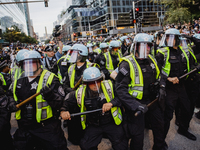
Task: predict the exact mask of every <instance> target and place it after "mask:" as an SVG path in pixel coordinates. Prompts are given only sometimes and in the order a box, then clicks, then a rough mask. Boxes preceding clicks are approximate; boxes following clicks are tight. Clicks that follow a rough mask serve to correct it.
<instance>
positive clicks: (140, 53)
mask: <svg viewBox="0 0 200 150" xmlns="http://www.w3.org/2000/svg"><path fill="white" fill-rule="evenodd" d="M151 47H152V44H151V43H136V44H135V47H134V56H135V57H138V58H142V59H143V58H147V57H148V55H149V54H150V51H151Z"/></svg>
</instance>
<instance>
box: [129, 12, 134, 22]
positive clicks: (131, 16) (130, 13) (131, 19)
mask: <svg viewBox="0 0 200 150" xmlns="http://www.w3.org/2000/svg"><path fill="white" fill-rule="evenodd" d="M129 15H130V22H131V23H132V22H133V19H134V17H133V9H131V10H130V11H129Z"/></svg>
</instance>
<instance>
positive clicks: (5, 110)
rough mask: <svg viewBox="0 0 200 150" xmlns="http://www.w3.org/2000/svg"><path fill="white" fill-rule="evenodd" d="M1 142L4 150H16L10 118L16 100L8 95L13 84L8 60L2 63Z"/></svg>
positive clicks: (0, 99)
mask: <svg viewBox="0 0 200 150" xmlns="http://www.w3.org/2000/svg"><path fill="white" fill-rule="evenodd" d="M0 71H1V73H0V143H1V149H2V150H14V146H13V141H12V138H11V135H10V129H11V125H10V118H11V112H12V111H13V109H12V108H11V107H10V106H13V105H14V104H15V102H14V101H13V99H11V98H10V97H8V92H7V90H8V88H9V86H10V84H11V79H10V76H9V74H8V72H9V68H8V66H7V63H6V61H5V60H4V61H3V62H1V63H0ZM10 104H11V105H10Z"/></svg>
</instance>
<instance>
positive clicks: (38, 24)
mask: <svg viewBox="0 0 200 150" xmlns="http://www.w3.org/2000/svg"><path fill="white" fill-rule="evenodd" d="M30 1H31V0H30ZM67 1H68V0H49V2H48V7H45V6H44V2H38V3H29V13H30V19H31V20H32V21H33V27H34V32H38V33H39V37H42V36H43V35H44V33H45V26H46V27H47V33H48V34H52V30H53V22H54V21H56V20H57V16H58V14H60V12H61V11H62V10H63V9H66V8H67V7H66V5H67Z"/></svg>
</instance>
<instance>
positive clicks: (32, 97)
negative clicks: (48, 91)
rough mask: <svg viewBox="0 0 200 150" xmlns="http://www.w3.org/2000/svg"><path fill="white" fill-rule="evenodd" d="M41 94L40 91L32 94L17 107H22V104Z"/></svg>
mask: <svg viewBox="0 0 200 150" xmlns="http://www.w3.org/2000/svg"><path fill="white" fill-rule="evenodd" d="M38 95H40V92H38V93H36V94H34V95H32V96H31V97H29V98H27V99H26V100H24V101H23V102H21V103H19V104H17V105H16V107H17V108H19V107H21V106H22V105H24V104H26V103H28V102H29V101H31V100H32V99H33V98H35V97H36V96H38Z"/></svg>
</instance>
